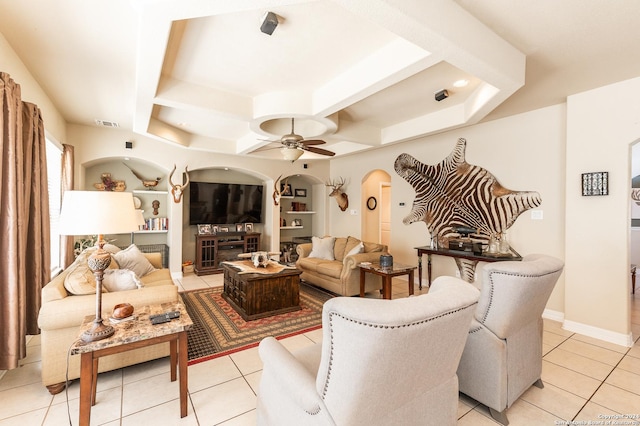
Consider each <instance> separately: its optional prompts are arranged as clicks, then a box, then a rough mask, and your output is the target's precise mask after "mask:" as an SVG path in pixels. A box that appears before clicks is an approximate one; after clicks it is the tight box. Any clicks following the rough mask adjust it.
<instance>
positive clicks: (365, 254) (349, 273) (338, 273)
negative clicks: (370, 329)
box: [296, 237, 387, 296]
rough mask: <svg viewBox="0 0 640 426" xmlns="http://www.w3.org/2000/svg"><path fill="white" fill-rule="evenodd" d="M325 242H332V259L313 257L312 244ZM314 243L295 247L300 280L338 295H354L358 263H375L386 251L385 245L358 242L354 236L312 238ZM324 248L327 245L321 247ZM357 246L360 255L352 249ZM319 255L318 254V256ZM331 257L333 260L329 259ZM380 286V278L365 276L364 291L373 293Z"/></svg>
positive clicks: (357, 285)
mask: <svg viewBox="0 0 640 426" xmlns="http://www.w3.org/2000/svg"><path fill="white" fill-rule="evenodd" d="M328 239H335V240H334V243H333V245H332V247H333V248H332V252H331V254H332V255H333V256H322V257H317V256H316V254H315V253H312V252H314V251H316V252H317V250H314V248H317V246H318V244H316V247H314V243H318V242H319V240H323V242H324V243H327V244H328V243H330V241H329V240H328ZM313 240H314V242H311V243H305V244H299V245H298V247H297V248H296V252H297V253H298V260H297V261H296V268H298V269H299V270H301V271H302V274H301V275H300V279H302V280H304V281H307V282H309V283H310V284H313V285H316V286H318V287H322V288H324V289H326V290H329V291H331V292H333V293H336V294H339V295H341V296H355V295H358V294H360V268H358V264H360V263H361V262H378V261H379V260H380V255H381V254H384V253H386V252H387V246H386V245H383V244H377V243H367V242H362V241H360V240H359V239H357V238H355V237H325V238H322V239H319V238H317V237H313ZM325 246H327V245H326V244H325ZM359 246H360V247H361V250H362V251H361V252H360V253H357V254H349V253H350V252H351V251H357V249H356V247H359ZM321 255H322V254H321ZM331 257H333V260H331ZM381 287H382V281H381V279H380V277H378V276H376V275H374V274H366V281H365V291H366V292H369V291H375V290H379V289H380V288H381Z"/></svg>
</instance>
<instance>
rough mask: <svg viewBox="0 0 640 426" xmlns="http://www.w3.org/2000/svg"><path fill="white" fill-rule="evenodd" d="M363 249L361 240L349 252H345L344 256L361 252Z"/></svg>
mask: <svg viewBox="0 0 640 426" xmlns="http://www.w3.org/2000/svg"><path fill="white" fill-rule="evenodd" d="M363 251H364V244H363V243H362V241H360V242H359V243H358V244H356V245H355V246H353V248H352V249H351V250H349V252H348V253H347V254H346V256H345V257H347V256H351V255H353V254H358V253H362V252H363Z"/></svg>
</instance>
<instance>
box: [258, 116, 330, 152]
mask: <svg viewBox="0 0 640 426" xmlns="http://www.w3.org/2000/svg"><path fill="white" fill-rule="evenodd" d="M294 125H295V122H294V119H293V118H291V133H288V134H286V135H284V136H282V137H281V138H280V140H279V141H273V142H272V143H279V144H280V145H282V147H280V146H278V147H269V145H266V146H264V147H261V148H258V149H256V150H255V151H252V152H259V151H266V150H269V149H277V148H280V152H282V155H283V156H284V159H285V160H289V161H292V162H293V161H296V160H297V159H298V158H300V156H301V155H302V154H303V153H304V151H309V152H313V153H314V154H320V155H327V156H329V157H333V156H334V155H336V153H335V152H332V151H328V150H326V149H322V148H317V147H315V146H314V145H322V144H324V143H326V142H325V141H323V140H320V139H305V138H303V137H302V136H300V135H298V134H296V133H295V128H294Z"/></svg>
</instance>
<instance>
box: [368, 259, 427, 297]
mask: <svg viewBox="0 0 640 426" xmlns="http://www.w3.org/2000/svg"><path fill="white" fill-rule="evenodd" d="M358 266H359V267H360V297H364V280H365V274H367V273H369V274H374V275H378V276H381V277H382V298H383V299H391V281H392V280H393V277H397V276H400V275H409V295H412V294H413V271H415V270H416V268H417V266H411V265H402V264H399V263H394V264H393V266H392V267H389V268H382V267H380V264H379V263H371V264H369V265H363V264H360V265H358Z"/></svg>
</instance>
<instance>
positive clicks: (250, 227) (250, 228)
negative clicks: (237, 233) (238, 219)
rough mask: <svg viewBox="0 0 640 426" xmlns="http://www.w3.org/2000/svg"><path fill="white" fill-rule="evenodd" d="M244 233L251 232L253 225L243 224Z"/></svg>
mask: <svg viewBox="0 0 640 426" xmlns="http://www.w3.org/2000/svg"><path fill="white" fill-rule="evenodd" d="M244 232H253V223H245V224H244Z"/></svg>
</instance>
